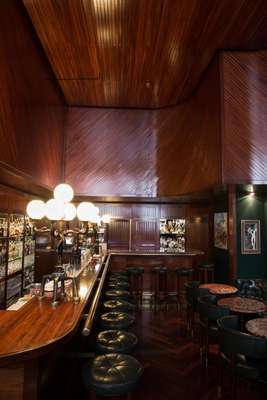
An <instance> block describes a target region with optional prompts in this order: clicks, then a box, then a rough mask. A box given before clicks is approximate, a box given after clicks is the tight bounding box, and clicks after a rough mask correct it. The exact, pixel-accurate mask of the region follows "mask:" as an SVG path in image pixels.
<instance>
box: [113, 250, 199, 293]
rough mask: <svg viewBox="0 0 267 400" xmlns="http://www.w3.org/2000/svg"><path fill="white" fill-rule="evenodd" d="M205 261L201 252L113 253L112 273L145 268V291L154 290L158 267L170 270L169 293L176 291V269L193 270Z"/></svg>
mask: <svg viewBox="0 0 267 400" xmlns="http://www.w3.org/2000/svg"><path fill="white" fill-rule="evenodd" d="M204 259H205V253H204V252H203V251H200V250H187V251H186V252H184V253H179V252H175V253H162V252H159V251H153V252H152V251H150V252H141V251H120V252H114V251H112V252H111V259H110V267H109V269H110V270H111V271H119V270H124V269H126V268H127V267H133V266H138V267H144V269H145V270H144V275H143V291H144V292H151V291H152V290H153V281H152V269H153V267H157V266H164V267H167V268H168V291H169V292H173V291H175V290H176V275H175V270H176V268H193V269H194V270H196V267H197V265H198V264H199V263H200V262H201V261H203V260H204Z"/></svg>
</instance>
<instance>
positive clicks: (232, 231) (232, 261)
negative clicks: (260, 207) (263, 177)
mask: <svg viewBox="0 0 267 400" xmlns="http://www.w3.org/2000/svg"><path fill="white" fill-rule="evenodd" d="M228 246H229V280H230V281H232V280H234V279H236V277H237V260H236V252H237V240H236V185H229V186H228Z"/></svg>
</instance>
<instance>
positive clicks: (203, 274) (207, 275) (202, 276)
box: [197, 263, 214, 283]
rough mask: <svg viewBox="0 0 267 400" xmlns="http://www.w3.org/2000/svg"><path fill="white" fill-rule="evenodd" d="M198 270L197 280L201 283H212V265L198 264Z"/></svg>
mask: <svg viewBox="0 0 267 400" xmlns="http://www.w3.org/2000/svg"><path fill="white" fill-rule="evenodd" d="M197 269H198V280H199V281H200V282H201V283H210V282H214V264H210V263H203V264H199V266H198V267H197Z"/></svg>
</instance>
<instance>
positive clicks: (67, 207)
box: [63, 203, 76, 221]
mask: <svg viewBox="0 0 267 400" xmlns="http://www.w3.org/2000/svg"><path fill="white" fill-rule="evenodd" d="M75 217H76V207H75V206H74V204H72V203H66V204H64V218H63V219H64V221H72V220H73V219H74V218H75Z"/></svg>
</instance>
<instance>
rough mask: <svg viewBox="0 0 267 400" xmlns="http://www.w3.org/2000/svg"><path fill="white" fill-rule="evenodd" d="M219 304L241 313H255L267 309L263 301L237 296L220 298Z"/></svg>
mask: <svg viewBox="0 0 267 400" xmlns="http://www.w3.org/2000/svg"><path fill="white" fill-rule="evenodd" d="M218 305H219V306H223V307H227V308H229V309H230V310H231V311H233V312H236V313H241V314H255V313H260V312H265V311H266V305H265V304H264V303H263V302H262V301H259V300H254V299H248V298H244V297H237V296H235V297H225V298H224V299H220V300H219V301H218Z"/></svg>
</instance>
